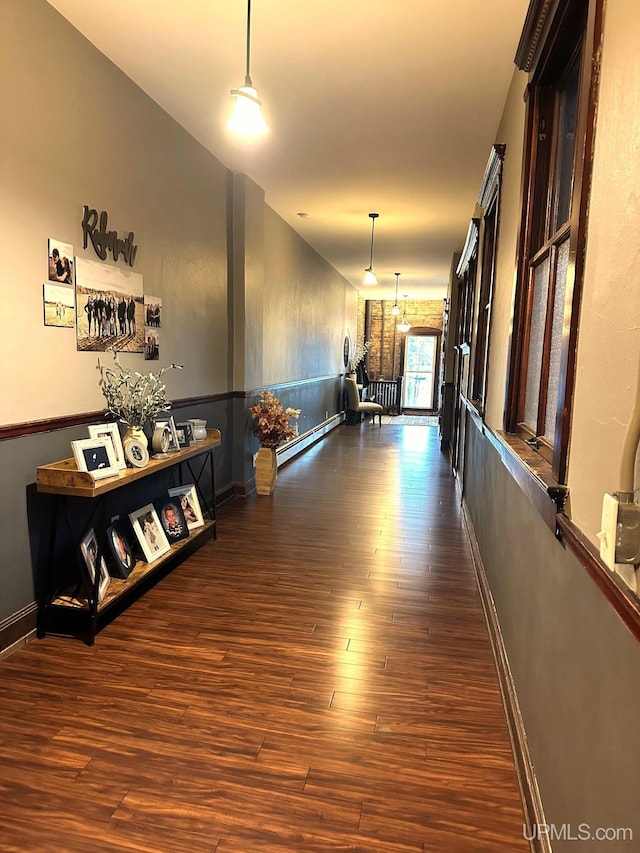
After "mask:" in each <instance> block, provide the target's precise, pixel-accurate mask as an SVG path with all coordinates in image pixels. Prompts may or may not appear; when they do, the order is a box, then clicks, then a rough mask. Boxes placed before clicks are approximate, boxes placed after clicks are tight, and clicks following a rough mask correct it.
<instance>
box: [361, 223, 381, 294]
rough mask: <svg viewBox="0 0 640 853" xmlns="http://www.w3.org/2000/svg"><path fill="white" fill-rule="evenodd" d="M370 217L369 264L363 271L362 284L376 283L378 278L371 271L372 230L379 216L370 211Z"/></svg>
mask: <svg viewBox="0 0 640 853" xmlns="http://www.w3.org/2000/svg"><path fill="white" fill-rule="evenodd" d="M369 216H370V217H371V254H370V255H369V266H368V267H367V268H366V270H365V271H364V281H363V282H362V283H363V284H377V283H378V279H377V278H376V274H375V273H374V271H373V230H374V228H375V224H376V219H377V218H378V216H380V214H379V213H370V214H369Z"/></svg>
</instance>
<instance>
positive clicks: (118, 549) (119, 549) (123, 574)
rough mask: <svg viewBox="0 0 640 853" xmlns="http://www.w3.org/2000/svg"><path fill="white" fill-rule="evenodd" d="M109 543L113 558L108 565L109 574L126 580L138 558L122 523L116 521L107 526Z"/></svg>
mask: <svg viewBox="0 0 640 853" xmlns="http://www.w3.org/2000/svg"><path fill="white" fill-rule="evenodd" d="M107 544H108V546H109V554H110V555H111V558H112V559H111V560H110V561H109V563H108V565H107V568H108V569H109V574H111V575H112V576H113V577H117V578H122V579H123V580H126V578H128V577H129V575H130V574H131V572H132V570H133V567H134V566H135V564H136V559H135V557H134V556H133V551H132V550H131V543H130V542H129V539H128V537H127V536H126V534H125V532H124V530H123V529H122V525H120V524H118V523H116V524H112V525H111V526H110V527H108V528H107Z"/></svg>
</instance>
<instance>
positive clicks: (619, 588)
mask: <svg viewBox="0 0 640 853" xmlns="http://www.w3.org/2000/svg"><path fill="white" fill-rule="evenodd" d="M557 536H558V539H559V540H560V542H562V544H563V545H564V546H565V547H566V548H568V549H569V550H570V551H571V552H572V553H573V554H574V555H575V556H576V557H577V558H578V560H579V561H580V563H581V564H582V567H583V568H584V569H585V570H586V572H587V574H588V575H589V576H590V577H591V579H592V580H593V581H594V582H595V584H596V585H597V586H598V587H599V589H600V590H601V591H602V592H603V593H604V595H605V596H606V598H607V600H608V601H609V602H610V604H612V605H613V608H614V610H615V611H616V613H617V614H618V616H619V617H620V618H621V619H622V621H623V622H624V624H625V625H626V626H627V628H628V629H629V631H631V633H632V634H633V636H634V637H635V638H636V640H640V599H638V598H637V596H635V595H634V594H633V593H632V592H631V590H630V589H629V588H628V587H627V585H626V584H625V582H624V581H623V580H622V578H620V577H619V576H618V575H617V574H616V572H612V571H611V570H610V569H608V568H607V567H606V566H605V564H604V563H603V562H602V560H601V559H600V556H599V554H598V553H597V551H596V548H595V546H594V545H593V544H592V543H591V542H590V541H589V540H588V539H587V538H586V537H585V535H584V534H583V533H582V531H580V530H579V529H578V528H577V527H576V525H575V524H574V523H573V522H572V521H571V519H570V518H568V517H567V516H566V515H564V514H563V513H560V514H559V515H558V519H557Z"/></svg>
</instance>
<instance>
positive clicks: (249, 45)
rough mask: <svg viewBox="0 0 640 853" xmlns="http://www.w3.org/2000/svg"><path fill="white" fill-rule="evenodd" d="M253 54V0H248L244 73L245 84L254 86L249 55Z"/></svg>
mask: <svg viewBox="0 0 640 853" xmlns="http://www.w3.org/2000/svg"><path fill="white" fill-rule="evenodd" d="M250 55H251V0H247V67H246V73H245V75H244V85H245V86H251V87H253V83H252V82H251V74H250V73H249V57H250Z"/></svg>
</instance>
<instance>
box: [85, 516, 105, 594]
mask: <svg viewBox="0 0 640 853" xmlns="http://www.w3.org/2000/svg"><path fill="white" fill-rule="evenodd" d="M80 552H81V554H82V557H83V559H84V564H85V566H86V569H87V573H88V575H89V580H90V581H91V583H92V584H93V585H94V586H95V582H96V564H97V560H98V539H97V538H96V532H95V530H94V529H93V528H91V530H89V532H88V533H87V534H86V535H85V536H84V538H83V539H82V540H81V542H80ZM108 586H109V572H108V571H107V565H106V563H105V561H104V557H101V558H100V572H99V581H98V601H102V599H103V598H104V596H105V593H106V591H107V588H108Z"/></svg>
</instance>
